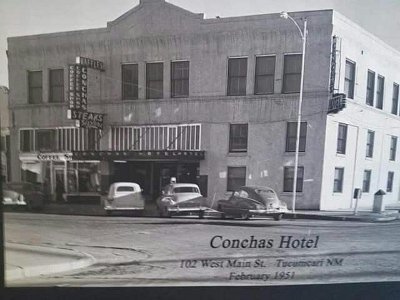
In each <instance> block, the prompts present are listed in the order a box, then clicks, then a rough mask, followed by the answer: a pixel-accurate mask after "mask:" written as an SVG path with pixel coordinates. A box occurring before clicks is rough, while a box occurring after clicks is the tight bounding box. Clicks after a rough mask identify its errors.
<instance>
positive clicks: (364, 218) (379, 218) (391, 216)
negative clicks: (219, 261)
mask: <svg viewBox="0 0 400 300" xmlns="http://www.w3.org/2000/svg"><path fill="white" fill-rule="evenodd" d="M390 209H392V210H386V211H384V212H382V213H373V212H372V211H370V210H365V209H364V210H363V209H360V210H359V211H358V213H357V215H354V213H353V211H351V210H335V211H317V210H297V211H296V212H295V213H294V214H293V213H292V212H288V213H286V214H285V216H284V218H285V219H309V220H331V221H356V222H389V221H394V220H397V219H400V213H399V211H398V210H397V209H396V210H394V209H393V208H390ZM40 213H45V214H60V215H82V216H105V215H106V212H105V211H104V209H103V207H102V206H101V205H93V204H70V203H62V204H57V203H51V204H48V205H46V206H45V207H44V209H43V210H42V211H40ZM127 214H128V215H135V216H143V217H158V216H159V214H158V211H157V208H156V207H155V205H154V204H153V205H146V207H145V210H144V211H143V212H139V211H136V212H128V211H124V212H115V213H114V215H127ZM206 215H207V214H206ZM212 215H213V216H215V214H212Z"/></svg>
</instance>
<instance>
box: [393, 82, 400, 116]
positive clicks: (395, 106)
mask: <svg viewBox="0 0 400 300" xmlns="http://www.w3.org/2000/svg"><path fill="white" fill-rule="evenodd" d="M398 110H399V85H398V84H397V83H393V96H392V114H394V115H397V111H398Z"/></svg>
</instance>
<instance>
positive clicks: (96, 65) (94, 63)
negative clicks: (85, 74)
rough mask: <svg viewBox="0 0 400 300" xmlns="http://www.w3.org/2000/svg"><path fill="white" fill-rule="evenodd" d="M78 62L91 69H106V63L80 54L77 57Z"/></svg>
mask: <svg viewBox="0 0 400 300" xmlns="http://www.w3.org/2000/svg"><path fill="white" fill-rule="evenodd" d="M76 63H77V64H81V65H82V66H86V67H88V68H91V69H96V70H100V71H104V63H103V62H101V61H99V60H95V59H91V58H87V57H82V56H78V57H77V58H76Z"/></svg>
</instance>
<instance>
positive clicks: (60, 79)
mask: <svg viewBox="0 0 400 300" xmlns="http://www.w3.org/2000/svg"><path fill="white" fill-rule="evenodd" d="M49 77H50V78H49V80H50V93H49V94H50V98H49V102H52V103H54V102H64V70H63V69H57V70H50V74H49Z"/></svg>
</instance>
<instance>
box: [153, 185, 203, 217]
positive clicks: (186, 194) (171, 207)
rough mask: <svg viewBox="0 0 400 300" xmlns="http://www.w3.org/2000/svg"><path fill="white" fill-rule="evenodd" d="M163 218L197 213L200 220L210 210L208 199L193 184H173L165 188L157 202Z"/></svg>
mask: <svg viewBox="0 0 400 300" xmlns="http://www.w3.org/2000/svg"><path fill="white" fill-rule="evenodd" d="M156 204H157V208H158V212H159V214H160V216H161V217H170V216H171V215H181V214H191V213H196V214H198V215H199V218H203V217H204V212H205V211H207V210H209V209H210V208H209V207H208V205H207V199H206V198H204V197H203V196H202V195H201V194H200V188H199V187H198V185H196V184H193V183H171V184H168V185H167V186H165V187H164V189H163V190H162V192H161V196H160V197H159V198H158V199H157V201H156Z"/></svg>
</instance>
